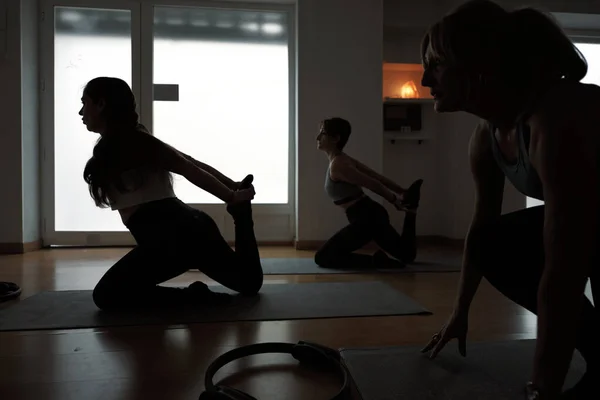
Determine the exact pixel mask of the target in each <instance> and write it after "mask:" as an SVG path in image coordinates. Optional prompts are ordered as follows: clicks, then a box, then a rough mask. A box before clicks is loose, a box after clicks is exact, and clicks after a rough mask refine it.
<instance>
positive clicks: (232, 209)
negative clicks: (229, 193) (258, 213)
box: [227, 174, 254, 220]
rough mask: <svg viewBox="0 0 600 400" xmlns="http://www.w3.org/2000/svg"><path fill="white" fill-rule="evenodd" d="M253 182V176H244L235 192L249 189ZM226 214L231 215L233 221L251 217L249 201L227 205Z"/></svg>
mask: <svg viewBox="0 0 600 400" xmlns="http://www.w3.org/2000/svg"><path fill="white" fill-rule="evenodd" d="M253 181H254V176H253V175H252V174H248V175H246V177H245V178H244V179H242V181H241V182H240V184H239V185H238V188H237V190H244V189H250V188H251V187H252V182H253ZM227 212H228V213H229V214H231V216H232V217H233V219H234V220H236V219H238V218H241V217H244V216H251V215H252V206H251V204H250V201H244V202H242V203H238V204H228V205H227Z"/></svg>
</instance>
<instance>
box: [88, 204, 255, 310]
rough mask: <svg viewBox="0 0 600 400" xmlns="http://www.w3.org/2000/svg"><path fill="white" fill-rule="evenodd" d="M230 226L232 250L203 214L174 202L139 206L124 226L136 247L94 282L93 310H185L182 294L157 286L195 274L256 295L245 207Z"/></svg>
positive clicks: (249, 216)
mask: <svg viewBox="0 0 600 400" xmlns="http://www.w3.org/2000/svg"><path fill="white" fill-rule="evenodd" d="M238 214H239V213H238ZM234 223H235V250H233V249H232V248H231V247H230V246H229V245H228V244H227V242H226V241H225V239H224V238H223V236H222V235H221V232H220V231H219V228H218V226H217V224H216V223H215V221H214V220H213V219H212V218H211V217H210V216H209V215H208V214H206V213H205V212H202V211H199V210H196V209H194V208H192V207H190V206H188V205H186V204H185V203H183V202H182V201H181V200H179V199H176V198H170V199H165V200H159V201H154V202H151V203H147V204H145V205H143V206H141V207H140V208H139V209H138V210H136V212H135V213H134V214H133V215H132V216H131V217H130V219H129V221H127V228H129V230H130V232H131V233H132V235H133V236H134V238H135V240H136V242H137V246H136V247H135V248H134V249H133V250H131V251H130V252H129V253H128V254H126V255H125V256H124V257H123V258H122V259H121V260H119V261H118V262H117V263H116V264H115V265H113V266H112V267H111V268H110V270H108V271H107V272H106V274H105V275H104V276H103V277H102V279H100V281H99V282H98V284H97V285H96V288H95V289H94V293H93V298H94V301H95V303H96V305H97V306H98V307H99V308H101V309H123V308H132V307H133V308H138V307H150V308H152V307H173V306H183V305H186V304H187V302H189V295H188V294H187V293H186V292H185V290H184V289H180V288H173V287H165V286H158V284H160V283H163V282H165V281H168V280H170V279H173V278H175V277H177V276H179V275H181V274H183V273H184V272H186V271H188V270H189V269H195V268H197V269H198V270H200V271H201V272H203V273H204V274H206V275H207V276H208V277H210V278H212V279H214V280H215V281H217V282H219V283H220V284H222V285H223V286H225V287H228V288H229V289H232V290H234V291H237V292H239V293H242V294H248V295H252V294H256V293H257V292H258V291H259V290H260V288H261V287H262V284H263V271H262V266H261V262H260V255H259V252H258V246H257V243H256V238H255V236H254V224H253V222H252V213H251V209H250V207H248V208H247V210H244V213H242V214H241V215H237V216H236V217H235V218H234Z"/></svg>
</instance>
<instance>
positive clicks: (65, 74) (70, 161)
mask: <svg viewBox="0 0 600 400" xmlns="http://www.w3.org/2000/svg"><path fill="white" fill-rule="evenodd" d="M139 8H140V7H139V5H137V6H136V5H135V3H132V2H126V1H120V2H112V1H95V2H92V1H89V0H76V1H72V2H68V1H67V2H42V10H43V15H44V21H43V23H42V30H43V34H42V43H41V44H42V60H43V62H42V70H41V72H42V77H43V78H42V82H43V83H42V85H43V88H42V111H43V116H42V126H41V131H42V138H43V139H42V145H43V149H42V151H43V160H42V162H43V171H42V175H43V177H42V179H43V181H44V190H43V193H44V196H43V200H42V206H43V207H44V219H43V232H44V242H45V244H49V245H87V244H116V243H115V241H114V237H113V238H109V240H106V238H107V237H109V236H106V235H107V234H109V235H110V234H117V235H121V236H122V238H124V239H125V240H129V239H130V234H129V233H128V231H127V229H126V227H125V226H124V225H123V222H122V221H121V218H120V216H119V213H118V212H116V211H112V210H110V209H105V208H104V209H102V208H98V207H97V206H96V205H95V204H94V201H93V199H92V198H91V196H90V193H89V190H88V186H87V184H86V183H85V181H84V180H83V170H84V168H85V165H86V163H87V161H88V160H89V159H90V157H91V156H92V150H93V147H94V145H95V144H96V142H97V140H98V138H99V136H98V134H96V133H93V132H89V131H88V130H87V129H86V127H85V126H84V125H83V123H82V120H81V116H80V115H79V111H80V109H81V106H82V102H81V97H82V94H83V89H84V88H85V85H86V83H87V82H88V81H90V80H91V79H93V78H96V77H99V76H109V77H116V78H121V79H123V80H124V81H125V82H127V83H128V84H129V85H130V86H134V92H136V91H137V89H138V86H139V85H135V77H136V76H138V75H139V73H136V72H135V67H136V65H135V63H134V60H135V57H134V56H133V55H134V54H135V53H136V51H135V47H136V46H134V44H136V40H134V39H135V38H139ZM136 23H137V24H138V26H136ZM136 31H137V33H136ZM137 47H138V51H139V45H137ZM138 68H139V67H138ZM136 94H137V93H136ZM117 242H119V241H117Z"/></svg>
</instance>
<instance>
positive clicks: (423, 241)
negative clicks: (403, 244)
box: [294, 235, 464, 250]
mask: <svg viewBox="0 0 600 400" xmlns="http://www.w3.org/2000/svg"><path fill="white" fill-rule="evenodd" d="M417 240H418V243H419V245H420V246H441V247H449V248H456V249H462V248H463V247H464V239H453V238H449V237H446V236H438V235H423V236H419V237H418V238H417ZM325 242H326V240H296V241H295V243H294V246H295V248H296V250H318V249H319V248H321V246H323V245H324V244H325ZM363 249H365V250H375V249H377V245H376V244H375V243H373V242H371V243H369V244H367V245H366V246H365V247H363Z"/></svg>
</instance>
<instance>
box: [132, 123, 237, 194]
mask: <svg viewBox="0 0 600 400" xmlns="http://www.w3.org/2000/svg"><path fill="white" fill-rule="evenodd" d="M127 143H128V144H129V146H130V149H129V151H128V153H129V154H130V157H132V158H137V159H138V161H139V163H140V164H144V165H154V166H157V167H160V168H163V169H166V170H168V171H171V172H173V173H176V174H178V175H181V176H183V177H184V178H186V179H187V180H188V181H190V182H191V183H193V184H194V185H195V186H197V187H199V188H200V189H203V190H206V191H207V192H209V193H210V194H212V195H213V196H215V197H217V198H219V199H220V200H222V201H224V202H225V203H230V202H232V201H234V200H235V188H234V189H232V188H230V187H229V185H227V184H226V183H224V182H222V181H221V180H220V179H219V177H217V176H215V175H214V174H212V173H211V172H209V171H206V170H205V169H204V168H202V167H200V165H198V164H197V163H196V162H195V160H194V159H193V158H191V157H189V156H187V155H185V154H184V153H182V152H180V151H179V150H177V149H175V148H174V147H173V146H170V145H168V144H166V143H165V142H163V141H161V140H160V139H158V138H156V137H154V136H152V135H146V134H144V135H140V136H138V137H137V140H134V141H127ZM221 175H222V174H221ZM222 176H223V177H225V176H224V175H222ZM225 178H226V177H225ZM227 179H229V178H227ZM229 181H231V180H230V179H229Z"/></svg>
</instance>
